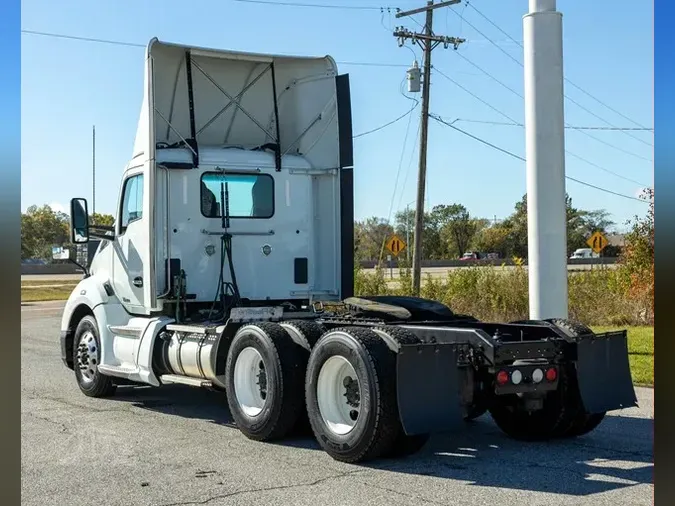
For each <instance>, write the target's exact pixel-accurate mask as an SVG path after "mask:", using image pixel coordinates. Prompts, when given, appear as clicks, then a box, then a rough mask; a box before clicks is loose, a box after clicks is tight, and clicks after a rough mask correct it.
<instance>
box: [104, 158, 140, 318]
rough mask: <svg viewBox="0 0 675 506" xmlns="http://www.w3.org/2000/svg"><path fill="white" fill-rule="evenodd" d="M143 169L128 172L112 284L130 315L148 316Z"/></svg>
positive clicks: (119, 215) (113, 260)
mask: <svg viewBox="0 0 675 506" xmlns="http://www.w3.org/2000/svg"><path fill="white" fill-rule="evenodd" d="M143 191H144V177H143V172H142V170H139V171H138V172H129V173H127V175H126V178H125V180H124V183H123V186H122V193H121V198H120V205H119V209H118V219H117V220H116V221H117V224H116V229H117V230H116V232H117V233H116V237H115V241H114V243H113V245H114V252H113V255H112V257H113V259H112V263H113V265H112V278H113V279H112V283H113V288H114V290H115V293H116V294H117V296H118V297H119V299H120V301H121V302H122V304H123V305H124V306H125V307H126V308H127V310H128V311H129V312H130V313H136V314H144V313H146V312H147V311H146V309H145V304H144V302H145V301H144V295H143V285H144V283H146V280H145V279H143V258H145V257H146V256H147V251H148V240H147V231H146V227H144V220H147V219H148V218H147V216H144V212H143Z"/></svg>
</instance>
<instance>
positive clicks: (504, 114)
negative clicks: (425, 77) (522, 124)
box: [434, 67, 518, 124]
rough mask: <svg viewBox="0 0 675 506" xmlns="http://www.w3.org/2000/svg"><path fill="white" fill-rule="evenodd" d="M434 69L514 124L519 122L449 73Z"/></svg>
mask: <svg viewBox="0 0 675 506" xmlns="http://www.w3.org/2000/svg"><path fill="white" fill-rule="evenodd" d="M434 70H435V71H436V73H437V74H440V75H442V76H443V77H445V78H446V79H447V80H448V81H450V82H451V83H453V84H454V85H455V86H457V87H458V88H461V89H462V90H464V91H465V92H466V93H468V94H469V95H471V96H472V97H473V98H475V99H476V100H478V101H479V102H481V103H482V104H484V105H486V106H488V107H489V108H490V109H492V110H493V111H495V112H496V113H497V114H499V115H501V116H504V117H505V118H506V119H508V120H509V121H511V122H512V124H517V123H518V122H517V121H516V120H514V119H513V118H512V117H511V116H509V115H508V114H506V113H505V112H502V111H501V110H499V109H497V108H496V107H495V106H493V105H492V104H490V103H489V102H488V101H486V100H483V99H482V98H480V97H479V96H478V95H476V94H475V93H474V92H473V91H471V90H469V89H468V88H466V87H465V86H462V85H461V84H459V83H458V82H457V81H455V80H454V79H453V78H452V77H450V76H449V75H447V74H446V73H444V72H442V71H440V70H438V68H437V67H434Z"/></svg>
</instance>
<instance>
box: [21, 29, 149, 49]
mask: <svg viewBox="0 0 675 506" xmlns="http://www.w3.org/2000/svg"><path fill="white" fill-rule="evenodd" d="M21 33H29V34H31V35H42V36H43V37H55V38H58V39H71V40H80V41H83V42H98V43H101V44H113V45H116V46H132V47H145V46H146V44H136V43H134V42H121V41H118V40H107V39H93V38H91V37H78V36H75V35H64V34H61V33H49V32H38V31H35V30H21Z"/></svg>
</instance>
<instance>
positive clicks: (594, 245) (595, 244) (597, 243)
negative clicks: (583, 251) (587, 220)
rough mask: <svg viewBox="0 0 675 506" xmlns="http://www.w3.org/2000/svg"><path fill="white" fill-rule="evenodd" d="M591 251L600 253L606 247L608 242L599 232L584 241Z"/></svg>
mask: <svg viewBox="0 0 675 506" xmlns="http://www.w3.org/2000/svg"><path fill="white" fill-rule="evenodd" d="M586 244H588V245H589V246H590V247H591V249H592V250H593V251H595V252H596V253H600V252H601V251H602V250H603V249H605V248H606V247H607V245H608V244H609V241H608V240H607V239H606V238H605V236H604V235H602V234H601V233H600V232H595V233H594V234H593V235H592V236H591V237H590V239H588V241H586Z"/></svg>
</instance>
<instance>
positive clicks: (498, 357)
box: [396, 331, 637, 435]
mask: <svg viewBox="0 0 675 506" xmlns="http://www.w3.org/2000/svg"><path fill="white" fill-rule="evenodd" d="M626 334H627V333H626V331H621V332H608V333H604V334H597V335H593V336H583V338H582V339H580V340H579V341H577V342H574V340H565V341H563V340H562V339H561V340H560V341H556V340H549V341H546V342H543V341H538V342H533V341H532V342H527V341H525V342H511V343H503V344H500V343H490V342H489V341H483V342H482V343H480V346H476V344H475V343H472V344H469V343H467V342H465V343H433V344H432V343H425V344H415V345H403V346H401V347H400V350H399V353H398V356H397V365H396V376H397V381H396V383H397V399H398V408H399V417H400V419H401V423H402V425H403V428H404V430H405V432H406V434H408V435H413V434H423V433H432V432H444V431H448V430H451V429H453V428H454V427H457V426H458V425H461V424H462V422H463V417H464V406H463V405H462V399H463V398H465V397H466V388H467V385H466V382H465V378H464V376H463V373H462V369H463V368H464V369H466V367H469V368H471V367H472V366H468V364H467V362H466V358H467V351H468V350H469V349H470V348H471V349H472V350H473V352H476V351H478V353H479V354H481V355H482V356H483V357H484V358H485V359H486V360H485V361H484V364H483V365H481V366H479V370H481V369H482V370H483V371H484V372H486V373H487V374H489V375H493V376H496V374H498V372H499V371H505V372H507V373H508V374H509V377H511V373H512V371H513V370H515V369H516V368H517V369H519V370H520V371H521V373H522V375H523V380H524V381H523V382H522V383H520V384H518V385H514V384H513V383H510V384H507V385H504V386H497V385H496V383H494V384H493V385H492V387H491V389H492V395H503V394H515V393H538V392H541V393H544V392H546V391H551V390H555V389H556V388H558V381H557V374H556V380H554V381H547V380H546V379H544V380H543V381H541V382H540V383H538V384H535V383H534V382H533V381H531V378H532V373H533V371H534V369H536V368H540V369H542V370H545V369H547V368H554V369H556V371H559V370H560V368H561V367H563V365H564V364H573V370H575V371H576V376H577V377H576V380H577V384H578V388H579V393H580V395H581V400H582V402H583V405H584V408H585V410H586V412H587V413H602V412H606V411H612V410H616V409H623V408H627V407H632V406H636V405H637V399H636V396H635V390H634V387H633V381H632V377H631V373H630V367H629V363H628V346H627V339H626ZM485 345H487V346H485ZM533 359H538V361H539V362H538V363H536V364H534V363H528V362H529V361H531V360H533ZM514 360H515V361H518V362H525V364H519V365H517V366H513V365H511V364H513V362H514ZM463 364H464V365H463Z"/></svg>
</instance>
